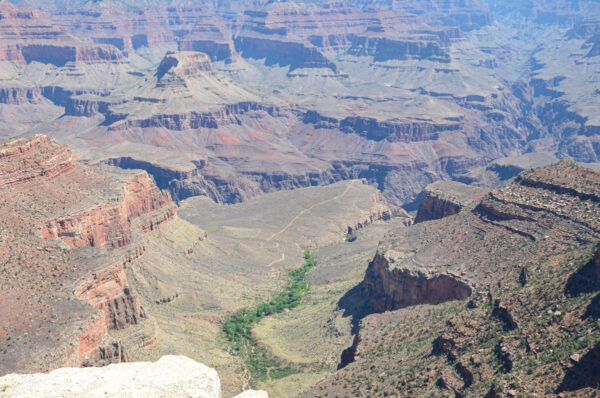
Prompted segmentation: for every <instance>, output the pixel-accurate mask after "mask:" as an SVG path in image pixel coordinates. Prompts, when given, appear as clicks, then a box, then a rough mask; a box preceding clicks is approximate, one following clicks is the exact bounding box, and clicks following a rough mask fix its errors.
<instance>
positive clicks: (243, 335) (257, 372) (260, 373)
mask: <svg viewBox="0 0 600 398" xmlns="http://www.w3.org/2000/svg"><path fill="white" fill-rule="evenodd" d="M314 266H315V261H314V260H313V258H312V255H311V254H310V252H309V251H305V252H304V264H303V265H302V266H301V267H300V268H297V269H295V270H292V271H289V272H288V276H289V278H290V280H289V281H288V283H287V284H286V285H285V287H284V289H283V290H282V291H281V292H280V293H279V294H278V295H277V296H276V297H275V298H273V299H272V300H271V301H269V302H268V303H262V304H260V305H259V306H257V307H256V308H255V309H247V308H242V309H240V310H238V311H236V312H235V313H234V314H233V315H232V316H231V317H230V318H229V319H228V320H227V321H226V322H225V324H224V325H223V333H224V334H225V338H226V339H227V340H228V341H230V342H231V343H233V347H232V348H231V352H232V353H233V354H238V355H241V356H243V357H244V360H245V363H246V366H247V367H248V370H249V371H250V374H251V375H252V377H253V378H255V379H257V380H265V379H267V378H270V379H280V378H283V377H286V376H289V375H290V374H293V373H296V372H298V371H297V370H296V369H293V368H291V367H290V366H285V365H282V364H281V363H280V362H279V361H278V360H277V359H276V358H273V356H272V355H269V353H268V352H267V350H266V349H265V348H264V347H259V346H258V345H257V342H256V340H255V339H254V338H253V337H252V326H253V325H254V324H255V323H258V322H259V321H260V320H261V319H262V318H264V317H266V316H269V315H271V314H278V313H281V312H283V311H285V310H290V309H292V308H296V307H297V306H298V305H300V302H301V300H302V295H303V294H304V293H306V292H307V291H308V285H307V284H306V282H305V278H306V273H307V272H308V270H309V269H310V268H312V267H314Z"/></svg>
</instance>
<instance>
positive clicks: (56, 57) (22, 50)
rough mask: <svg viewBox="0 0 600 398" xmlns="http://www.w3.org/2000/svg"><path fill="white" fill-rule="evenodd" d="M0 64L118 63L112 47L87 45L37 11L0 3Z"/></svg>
mask: <svg viewBox="0 0 600 398" xmlns="http://www.w3.org/2000/svg"><path fill="white" fill-rule="evenodd" d="M0 38H1V42H2V44H1V45H0V60H2V61H12V62H19V63H31V62H40V63H44V64H51V65H55V66H64V65H65V64H67V63H69V62H77V61H81V62H97V61H111V62H112V61H121V60H122V58H123V57H122V54H121V53H120V52H119V51H118V50H117V49H116V48H115V47H113V46H102V45H93V43H92V45H89V44H86V43H85V42H82V41H80V40H78V39H76V38H74V37H73V36H71V35H69V34H68V33H66V32H65V31H64V30H63V29H61V28H60V27H58V26H56V25H55V24H54V23H52V22H51V21H49V20H48V19H47V18H46V16H45V14H44V13H43V12H41V11H39V10H34V9H27V8H19V7H17V6H15V5H13V4H11V3H10V2H8V1H2V2H1V3H0Z"/></svg>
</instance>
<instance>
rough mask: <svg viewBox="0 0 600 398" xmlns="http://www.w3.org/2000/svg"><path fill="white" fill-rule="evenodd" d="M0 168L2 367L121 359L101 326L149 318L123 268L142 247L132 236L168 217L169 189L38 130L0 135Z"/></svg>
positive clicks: (117, 347) (118, 349) (170, 214)
mask: <svg viewBox="0 0 600 398" xmlns="http://www.w3.org/2000/svg"><path fill="white" fill-rule="evenodd" d="M0 175H1V177H0V181H1V184H2V197H3V199H2V200H3V203H4V205H3V207H2V212H3V216H2V241H3V243H2V247H3V249H2V250H1V251H0V255H1V256H2V258H3V260H2V263H3V264H4V267H3V270H2V275H3V277H2V278H1V283H2V293H1V296H2V302H3V306H2V310H1V311H2V317H1V318H2V321H1V322H0V331H2V334H1V335H0V336H1V340H0V347H2V348H1V349H0V353H1V354H0V355H2V357H3V359H2V361H1V363H2V365H1V366H0V372H2V373H6V372H8V371H32V370H49V369H53V368H56V367H58V366H61V365H71V366H80V365H84V364H88V365H93V364H106V363H111V362H121V361H123V360H125V359H126V358H127V354H126V347H124V346H123V344H122V343H121V341H120V340H119V339H114V338H112V337H111V336H110V333H109V332H110V331H111V330H121V329H128V328H129V327H130V326H135V325H137V324H139V323H141V322H143V321H144V320H145V319H146V318H147V316H146V313H145V311H144V309H143V308H142V307H141V306H140V304H139V301H138V297H137V294H136V292H135V291H133V290H132V289H131V288H130V287H129V283H128V281H127V277H126V275H125V268H126V267H129V266H131V264H133V263H134V262H135V261H136V260H137V259H138V258H139V257H140V256H142V255H143V253H144V250H145V248H144V247H143V246H142V245H140V244H139V238H137V237H136V236H137V234H139V232H143V231H145V230H147V231H150V230H154V229H156V228H157V227H158V226H159V225H160V224H162V223H164V222H165V221H167V220H170V219H172V218H173V217H174V215H175V208H174V207H173V204H172V202H171V201H170V198H169V196H168V194H165V193H162V192H160V191H159V190H158V189H157V188H156V187H155V186H154V184H153V182H152V181H151V180H150V179H149V177H148V175H147V174H146V173H144V172H139V171H138V172H123V171H118V170H116V169H113V170H108V169H104V170H101V169H93V168H89V167H85V166H82V165H80V164H78V163H77V162H75V161H73V157H72V155H71V151H70V149H69V148H68V147H67V146H65V145H62V144H59V143H58V142H56V141H53V140H50V139H48V138H47V137H45V136H35V137H28V138H20V139H16V140H8V141H2V142H1V143H0ZM133 224H135V227H133ZM138 231H139V232H138ZM134 329H135V328H134ZM129 332H132V330H129ZM50 342H52V343H51V344H49V343H50Z"/></svg>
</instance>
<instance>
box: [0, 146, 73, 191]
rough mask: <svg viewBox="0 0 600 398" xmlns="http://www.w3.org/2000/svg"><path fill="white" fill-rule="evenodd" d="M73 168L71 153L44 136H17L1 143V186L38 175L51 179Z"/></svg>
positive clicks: (67, 148)
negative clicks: (18, 137) (15, 138)
mask: <svg viewBox="0 0 600 398" xmlns="http://www.w3.org/2000/svg"><path fill="white" fill-rule="evenodd" d="M72 169H73V154H72V153H71V149H70V148H69V147H67V146H66V145H61V144H59V143H58V142H56V141H54V140H50V139H48V138H47V137H46V136H43V135H38V136H35V137H27V138H20V139H17V140H11V141H4V142H2V143H0V187H5V186H9V185H14V184H20V183H24V182H27V181H31V180H33V179H35V178H38V177H45V178H50V179H51V178H54V177H56V176H58V175H60V174H65V173H68V172H70V171H71V170H72Z"/></svg>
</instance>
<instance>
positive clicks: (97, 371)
mask: <svg viewBox="0 0 600 398" xmlns="http://www.w3.org/2000/svg"><path fill="white" fill-rule="evenodd" d="M0 397H2V398H5V397H6V398H8V397H19V398H38V397H46V398H59V397H60V398H63V397H64V398H66V397H69V398H83V397H86V398H87V397H91V398H93V397H102V398H108V397H111V398H112V397H115V398H116V397H123V398H138V397H139V398H154V397H156V398H158V397H160V398H162V397H169V398H179V397H181V398H183V397H185V398H190V397H194V398H221V381H220V380H219V375H218V374H217V371H216V370H214V369H212V368H209V367H208V366H206V365H203V364H201V363H199V362H196V361H194V360H192V359H189V358H187V357H184V356H174V355H169V356H164V357H162V358H161V359H159V360H158V361H156V362H130V363H121V364H114V365H109V366H106V367H103V368H62V369H57V370H54V371H52V372H50V373H36V374H24V375H19V374H10V375H7V376H4V377H0ZM240 397H243V398H266V397H268V395H267V393H266V392H264V391H246V392H245V393H243V394H241V395H240Z"/></svg>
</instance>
